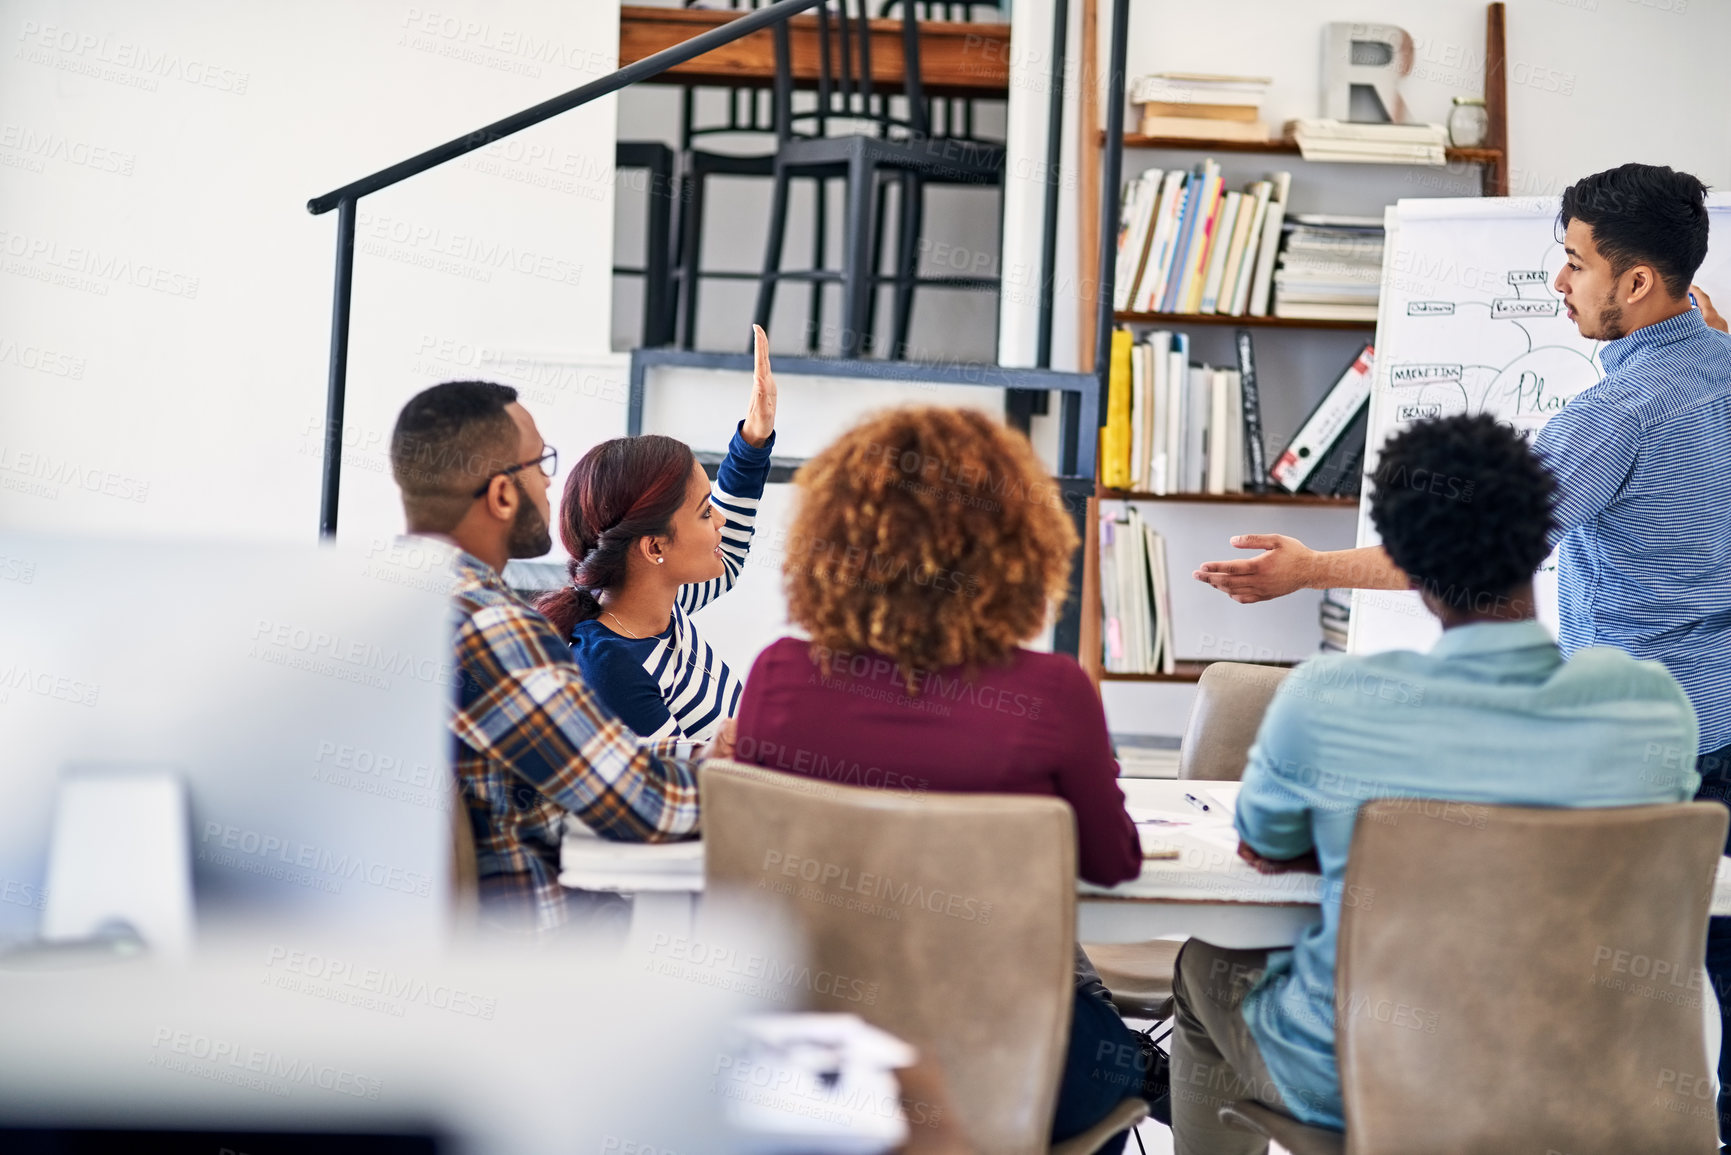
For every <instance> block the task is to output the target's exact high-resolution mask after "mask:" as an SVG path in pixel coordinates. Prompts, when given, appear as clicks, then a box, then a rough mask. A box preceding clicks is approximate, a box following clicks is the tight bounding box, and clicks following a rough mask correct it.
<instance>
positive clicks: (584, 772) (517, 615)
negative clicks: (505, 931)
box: [451, 550, 698, 931]
mask: <svg viewBox="0 0 1731 1155" xmlns="http://www.w3.org/2000/svg"><path fill="white" fill-rule="evenodd" d="M452 570H453V573H454V576H455V579H456V581H455V586H454V589H453V592H452V597H453V602H454V610H455V615H456V635H457V674H458V689H457V709H456V712H455V714H454V715H453V716H452V719H451V729H452V730H453V732H454V733H455V735H456V740H457V757H456V771H457V782H458V785H459V787H460V789H461V791H462V797H463V804H464V805H465V807H466V808H467V810H468V817H469V825H470V828H471V829H472V830H473V832H474V836H475V850H476V859H477V865H478V867H479V873H480V883H481V898H482V906H483V913H484V916H485V917H486V918H487V920H488V921H489V922H492V923H495V924H498V925H502V926H507V927H512V928H515V929H519V930H524V931H530V930H535V931H546V930H552V929H555V928H557V927H559V926H561V925H563V924H564V922H565V921H566V917H567V916H566V910H565V902H564V897H563V892H562V891H561V890H560V888H559V844H560V835H561V833H562V831H563V829H564V816H565V815H566V814H567V813H570V814H574V815H576V816H577V817H578V818H579V819H581V820H582V822H583V824H584V825H585V826H586V827H588V828H589V829H590V830H592V831H595V832H596V833H598V834H600V835H601V836H602V837H604V838H610V839H614V840H617V841H621V842H663V841H670V840H675V839H679V838H683V837H687V836H690V835H693V834H695V833H696V832H697V827H698V807H697V774H696V771H695V769H694V768H693V767H692V766H690V765H688V764H687V763H684V762H679V761H673V760H666V759H662V758H659V757H657V756H656V755H655V753H654V752H653V751H651V750H649V749H646V748H645V747H644V746H642V745H641V744H640V743H639V741H638V739H637V737H636V735H634V734H633V733H632V732H631V730H630V729H629V728H628V727H627V726H626V725H625V723H623V722H622V721H620V720H619V719H618V718H617V717H615V716H614V715H613V713H612V712H611V711H609V710H608V709H607V707H606V706H605V705H604V704H602V702H601V701H599V700H598V699H597V697H596V696H595V695H594V694H593V693H592V692H591V691H590V688H589V687H588V686H585V685H584V683H583V677H582V674H581V673H580V672H579V670H578V669H577V667H576V665H575V664H573V663H572V661H571V657H570V653H569V651H567V650H566V648H565V645H564V643H563V642H562V641H561V640H560V638H559V634H558V632H557V631H555V630H554V629H553V627H552V626H551V625H549V624H548V622H547V619H546V618H544V617H542V616H541V615H540V614H538V613H536V612H535V611H534V610H533V609H532V608H530V607H529V606H527V605H525V604H524V603H523V602H522V601H520V600H518V598H517V596H516V595H515V594H513V593H512V592H511V591H510V589H509V588H507V587H506V585H505V583H504V581H503V580H502V579H501V578H500V577H499V575H498V574H496V573H494V572H493V568H492V567H491V566H489V565H487V563H486V562H483V561H481V560H480V559H478V558H476V557H473V556H471V555H470V554H468V553H466V552H463V551H461V550H459V551H457V552H456V555H455V557H454V559H453V562H452Z"/></svg>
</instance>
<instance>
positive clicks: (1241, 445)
mask: <svg viewBox="0 0 1731 1155" xmlns="http://www.w3.org/2000/svg"><path fill="white" fill-rule="evenodd" d="M1264 476H1265V472H1264V457H1263V446H1262V415H1261V403H1260V397H1259V395H1258V391H1257V385H1256V370H1255V362H1254V355H1253V354H1252V352H1251V349H1250V340H1249V334H1248V333H1247V332H1243V331H1241V332H1240V343H1239V364H1238V366H1237V367H1236V368H1231V369H1228V368H1223V367H1219V366H1214V365H1201V364H1192V363H1191V361H1190V338H1189V336H1188V335H1187V334H1184V333H1173V332H1167V331H1165V330H1157V331H1155V332H1152V333H1149V334H1148V335H1147V336H1146V337H1145V338H1144V339H1143V340H1142V341H1141V342H1137V341H1135V339H1134V338H1133V337H1132V335H1131V334H1130V333H1129V332H1127V331H1125V330H1122V329H1120V330H1118V331H1117V332H1115V333H1113V334H1112V365H1111V375H1110V377H1109V378H1108V381H1107V392H1106V425H1105V427H1104V428H1103V429H1101V431H1100V479H1101V481H1102V482H1103V483H1104V484H1105V485H1106V486H1107V487H1108V488H1112V489H1128V490H1135V491H1139V492H1144V493H1151V494H1154V495H1156V496H1162V497H1163V496H1166V495H1168V494H1178V493H1221V494H1224V493H1241V492H1244V491H1245V490H1246V489H1249V488H1254V489H1260V488H1261V487H1262V486H1261V481H1262V478H1263V477H1264ZM1247 483H1250V484H1247Z"/></svg>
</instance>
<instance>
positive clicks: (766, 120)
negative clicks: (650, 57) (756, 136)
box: [679, 0, 775, 152]
mask: <svg viewBox="0 0 1731 1155" xmlns="http://www.w3.org/2000/svg"><path fill="white" fill-rule="evenodd" d="M769 2H770V0H727V7H728V8H731V9H735V10H748V9H753V8H761V7H763V6H764V5H765V4H767V3H769ZM702 6H703V7H706V8H712V7H714V6H715V3H714V0H707V2H706V3H704V4H703V5H702ZM685 7H687V8H696V7H698V3H697V0H685ZM697 91H698V86H697V85H693V84H687V85H686V86H685V88H684V90H683V92H682V93H681V105H680V121H679V124H680V129H679V147H680V150H681V151H683V152H689V151H690V150H691V148H692V147H693V145H694V143H695V138H697V137H700V136H726V135H732V134H735V133H764V134H769V133H773V132H775V97H774V93H773V91H772V90H770V89H765V88H745V87H733V88H718V89H717V94H718V95H719V96H721V97H723V98H724V101H725V103H724V104H723V106H722V108H723V111H724V112H725V115H724V116H722V117H721V118H720V119H718V120H716V121H713V122H709V123H705V122H703V121H702V120H700V118H699V115H698V107H697V100H698V98H697Z"/></svg>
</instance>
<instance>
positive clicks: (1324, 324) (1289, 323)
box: [1112, 313, 1376, 333]
mask: <svg viewBox="0 0 1731 1155" xmlns="http://www.w3.org/2000/svg"><path fill="white" fill-rule="evenodd" d="M1112 319H1113V320H1114V321H1122V322H1124V323H1125V324H1128V325H1171V326H1172V327H1174V328H1183V327H1185V326H1187V325H1231V326H1233V327H1235V328H1243V329H1309V330H1316V329H1352V330H1356V331H1358V332H1363V333H1368V332H1370V331H1372V330H1374V329H1375V328H1376V322H1375V321H1323V320H1312V319H1310V318H1306V317H1234V316H1229V315H1225V314H1221V313H1113V314H1112Z"/></svg>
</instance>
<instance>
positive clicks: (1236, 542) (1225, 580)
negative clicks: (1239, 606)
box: [1192, 533, 1316, 602]
mask: <svg viewBox="0 0 1731 1155" xmlns="http://www.w3.org/2000/svg"><path fill="white" fill-rule="evenodd" d="M1232 546H1233V548H1234V549H1259V550H1262V552H1261V553H1259V554H1257V555H1256V556H1255V557H1247V558H1241V559H1239V560H1236V561H1205V562H1203V563H1202V565H1201V566H1200V567H1199V568H1198V569H1197V570H1196V572H1195V573H1194V574H1193V575H1192V576H1193V577H1195V578H1196V580H1197V581H1199V582H1207V583H1208V584H1209V585H1211V586H1213V587H1214V588H1215V589H1217V590H1219V591H1220V592H1221V593H1223V594H1226V595H1227V596H1228V597H1230V598H1231V599H1232V600H1233V601H1235V602H1261V601H1267V600H1268V599H1270V598H1278V597H1285V596H1286V595H1287V594H1289V593H1291V592H1292V591H1293V590H1301V589H1304V588H1306V585H1307V584H1308V583H1307V579H1308V577H1309V569H1310V563H1311V559H1312V558H1314V557H1315V556H1316V555H1315V551H1314V550H1312V549H1311V548H1310V547H1309V546H1307V545H1305V544H1304V543H1303V542H1301V541H1299V540H1298V539H1297V538H1292V537H1284V536H1282V535H1280V534H1278V533H1247V534H1240V535H1239V536H1237V537H1235V538H1233V539H1232Z"/></svg>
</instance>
